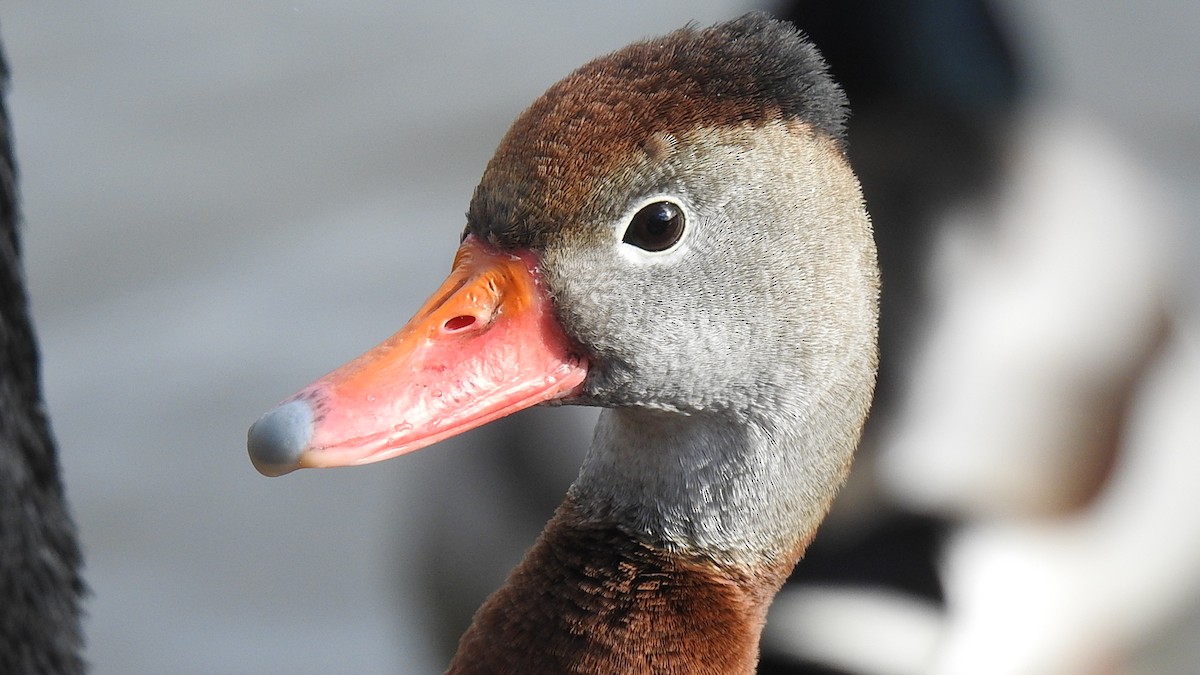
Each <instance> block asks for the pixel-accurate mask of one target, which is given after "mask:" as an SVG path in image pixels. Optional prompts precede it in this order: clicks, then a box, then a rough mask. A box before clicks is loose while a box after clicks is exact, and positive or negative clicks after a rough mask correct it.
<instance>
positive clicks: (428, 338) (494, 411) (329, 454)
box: [248, 237, 587, 476]
mask: <svg viewBox="0 0 1200 675" xmlns="http://www.w3.org/2000/svg"><path fill="white" fill-rule="evenodd" d="M586 375H587V363H586V361H585V359H584V358H583V357H582V356H581V354H580V351H579V349H578V348H577V347H575V345H574V344H573V343H572V342H571V341H570V339H569V338H567V336H566V335H565V334H564V333H563V331H562V328H561V327H560V325H559V323H558V320H557V319H556V318H555V316H554V312H553V308H552V306H551V300H550V296H549V294H548V293H547V291H546V289H545V288H544V287H543V286H542V285H541V283H540V280H539V278H538V273H537V259H536V256H535V255H534V254H532V253H529V252H504V251H499V250H496V249H493V248H491V247H490V246H488V245H486V244H484V243H482V242H480V241H478V240H477V239H475V238H474V237H468V238H467V239H466V240H465V241H464V242H463V244H462V246H461V247H459V249H458V254H457V255H456V256H455V260H454V269H453V271H452V272H451V273H450V278H448V279H447V280H446V282H445V283H444V284H442V287H441V288H439V289H438V290H437V292H436V293H434V295H433V297H432V298H431V299H430V300H429V301H428V302H427V303H426V304H425V306H424V307H422V308H421V309H420V311H418V312H417V314H416V316H414V317H413V318H412V320H411V321H409V323H408V325H406V326H405V327H404V328H402V329H401V330H400V332H398V333H396V334H395V335H393V336H392V337H390V338H388V340H387V341H385V342H384V343H383V344H381V345H379V346H377V347H375V348H374V349H372V350H371V351H369V352H367V353H366V354H364V355H362V356H360V357H358V358H357V359H355V360H354V361H351V362H350V363H348V364H346V365H344V366H342V367H341V368H338V369H337V370H335V371H333V372H332V373H329V374H328V375H326V376H325V377H322V378H321V379H319V380H317V381H316V382H314V383H313V384H311V385H309V386H308V387H306V388H305V389H304V390H302V391H301V392H300V393H298V394H296V395H295V396H293V397H292V398H291V399H288V400H287V401H285V402H283V403H281V404H280V405H279V406H278V407H276V408H275V409H274V410H272V411H270V412H268V413H267V414H265V415H263V416H262V417H261V418H259V420H258V421H257V422H255V423H254V425H253V426H252V427H251V428H250V434H249V439H248V447H249V451H250V459H251V460H252V461H253V462H254V466H255V467H256V468H257V469H258V470H259V471H260V472H262V473H264V474H266V475H268V476H278V475H281V474H284V473H288V472H289V471H292V470H295V469H298V468H302V467H330V466H346V465H352V464H366V463H368V462H377V461H379V460H383V459H388V458H389V457H395V456H396V455H401V454H404V453H406V452H412V451H413V450H417V449H419V448H423V447H425V446H427V445H429V444H431V443H436V442H437V441H440V440H442V439H445V438H448V437H450V436H453V435H455V434H458V433H462V432H464V431H467V430H468V429H473V428H475V427H477V426H479V425H481V424H485V423H487V422H490V421H492V420H494V419H497V418H500V417H503V416H505V415H508V414H509V413H513V412H516V411H517V410H521V409H523V408H527V407H529V406H532V405H536V404H538V403H544V402H546V401H551V400H554V399H562V398H568V397H571V396H573V395H575V394H577V393H579V391H580V388H581V386H582V384H583V380H584V378H585V377H586Z"/></svg>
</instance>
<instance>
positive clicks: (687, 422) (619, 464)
mask: <svg viewBox="0 0 1200 675" xmlns="http://www.w3.org/2000/svg"><path fill="white" fill-rule="evenodd" d="M855 435H856V434H855ZM830 440H831V439H821V442H820V443H818V442H817V439H813V438H809V437H806V435H805V434H803V433H798V431H797V429H795V428H790V427H788V426H786V425H784V426H780V425H774V424H762V423H760V422H756V421H750V420H742V421H740V422H739V421H736V420H733V419H731V417H730V416H728V415H726V414H710V413H700V414H681V413H671V412H659V411H649V410H637V409H615V410H605V411H604V412H603V413H602V414H601V416H600V421H599V424H598V426H597V427H596V437H595V440H594V441H593V443H592V447H591V449H590V450H589V452H588V455H587V458H586V459H585V461H584V464H583V468H582V470H581V471H580V475H579V478H578V480H577V481H576V482H575V484H574V485H573V486H572V488H571V494H572V496H573V497H574V498H575V499H576V500H577V503H579V504H580V505H581V508H582V509H584V510H585V512H586V513H587V515H588V516H590V517H592V518H594V519H596V520H599V521H615V522H617V523H620V524H621V525H622V526H624V527H626V528H628V529H629V530H630V534H631V535H633V536H635V537H637V538H639V539H642V540H644V541H647V542H648V543H651V544H654V545H656V546H661V547H663V548H665V549H667V550H671V551H674V552H678V553H688V554H701V555H705V556H707V557H710V558H712V559H715V560H717V561H720V562H727V563H734V564H743V565H754V564H756V563H762V562H764V561H770V560H776V559H778V558H779V557H781V556H788V555H794V554H795V553H797V552H798V551H799V550H800V549H801V548H802V547H803V546H804V545H805V544H806V543H807V541H808V539H809V538H811V536H812V534H813V533H814V531H815V529H816V526H817V524H818V523H819V522H820V521H821V519H822V518H823V517H824V515H825V513H826V511H827V510H828V508H829V503H830V501H831V500H832V498H833V495H834V493H835V492H836V490H837V488H838V487H839V486H840V485H841V484H842V482H843V480H844V477H845V473H846V471H847V470H848V468H849V461H850V455H851V453H852V451H853V444H854V441H856V440H857V439H856V438H854V439H850V438H847V439H835V440H834V442H832V443H831V442H830Z"/></svg>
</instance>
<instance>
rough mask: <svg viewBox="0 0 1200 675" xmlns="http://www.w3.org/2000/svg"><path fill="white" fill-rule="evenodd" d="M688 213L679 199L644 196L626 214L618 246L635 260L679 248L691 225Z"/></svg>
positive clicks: (655, 256)
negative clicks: (641, 200)
mask: <svg viewBox="0 0 1200 675" xmlns="http://www.w3.org/2000/svg"><path fill="white" fill-rule="evenodd" d="M690 221H691V213H690V211H689V210H688V209H687V208H685V207H684V206H683V204H681V203H680V202H679V201H678V200H676V199H673V198H670V197H665V196H657V197H652V198H650V199H647V200H645V201H643V202H641V203H640V204H638V206H637V207H636V208H634V209H632V210H631V213H630V214H629V215H628V216H627V217H626V218H625V227H624V228H622V229H621V230H620V231H619V233H618V234H619V235H620V239H621V249H622V251H623V252H625V253H627V254H628V255H631V256H633V257H634V258H635V259H638V260H649V259H656V258H661V257H662V256H663V255H666V254H669V253H672V252H675V251H678V250H679V249H680V246H681V244H682V243H683V241H684V240H686V239H687V234H688V231H689V230H690V229H691V223H690Z"/></svg>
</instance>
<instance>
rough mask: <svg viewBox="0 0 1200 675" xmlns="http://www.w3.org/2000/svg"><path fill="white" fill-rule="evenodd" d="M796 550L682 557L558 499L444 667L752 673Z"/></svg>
mask: <svg viewBox="0 0 1200 675" xmlns="http://www.w3.org/2000/svg"><path fill="white" fill-rule="evenodd" d="M794 563H795V560H794V559H792V560H790V561H780V562H779V563H778V564H776V565H774V566H771V567H768V568H762V569H747V568H742V567H735V566H728V565H716V564H714V563H713V562H711V561H708V560H703V559H695V560H689V559H687V558H683V557H681V556H679V555H676V554H671V553H668V552H666V551H663V550H661V549H658V548H655V547H652V546H650V545H647V544H644V543H642V542H639V541H637V540H636V539H634V538H633V537H632V536H630V535H629V534H627V533H625V532H623V531H622V530H621V529H620V528H618V527H617V526H616V525H614V524H604V523H595V522H586V521H585V520H583V518H582V517H581V515H580V514H579V511H578V510H577V508H576V506H575V504H574V503H573V502H572V500H570V499H568V500H567V501H566V502H564V503H563V505H562V506H560V507H559V509H558V512H557V513H556V514H555V516H554V518H553V519H552V520H551V521H550V523H549V525H547V527H546V530H545V531H544V532H543V534H542V536H541V538H540V539H539V540H538V542H537V543H536V544H535V545H534V547H533V549H532V550H530V552H529V553H528V555H526V557H525V560H524V561H523V562H522V563H521V564H520V565H519V566H518V567H517V568H516V569H515V570H514V571H513V573H512V575H511V576H510V577H509V579H508V582H507V583H506V584H505V585H504V587H503V588H501V589H500V590H499V591H498V592H497V593H496V594H495V595H493V596H492V597H491V598H490V599H489V600H488V601H487V603H485V604H484V605H483V607H482V608H480V610H479V612H478V613H477V614H476V615H475V621H474V623H473V624H472V626H471V628H470V629H469V630H468V631H467V633H466V634H465V635H463V637H462V640H461V641H460V643H459V649H458V654H457V655H456V656H455V658H454V661H453V662H452V663H451V665H450V669H449V671H448V672H449V673H452V674H466V673H514V674H515V673H528V674H535V673H580V674H582V673H595V674H597V675H599V674H601V673H603V674H609V673H631V674H637V673H646V674H649V673H699V674H703V673H713V674H716V673H721V674H727V673H753V672H754V670H755V666H756V663H757V660H758V641H759V634H760V633H761V630H762V624H763V621H764V619H765V617H766V611H767V606H768V605H769V604H770V601H771V598H772V597H773V596H774V595H775V592H776V591H777V590H778V588H779V586H780V585H781V584H782V583H783V581H784V579H786V577H787V575H788V574H789V573H790V572H791V568H792V566H793V565H794Z"/></svg>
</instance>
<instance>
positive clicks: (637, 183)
mask: <svg viewBox="0 0 1200 675" xmlns="http://www.w3.org/2000/svg"><path fill="white" fill-rule="evenodd" d="M847 114H848V113H847V102H846V99H845V96H844V94H843V93H842V91H841V89H840V88H839V87H838V86H837V84H836V83H835V82H834V81H833V80H832V78H831V77H830V75H829V72H828V69H827V67H826V65H825V63H824V61H823V60H822V58H821V56H820V54H819V53H818V51H817V49H816V48H815V47H814V46H813V45H812V44H811V42H810V41H808V40H807V39H806V38H805V37H804V36H803V35H802V34H801V33H800V32H799V31H798V30H796V29H795V28H794V27H792V26H791V25H790V24H787V23H784V22H780V21H777V20H774V19H772V18H770V17H769V16H767V15H766V14H763V13H751V14H747V15H745V16H742V17H740V18H737V19H733V20H730V21H726V22H722V23H718V24H715V25H712V26H709V27H704V28H701V27H697V26H694V25H689V26H687V27H685V28H682V29H680V30H677V31H674V32H672V33H669V34H667V35H665V36H661V37H658V38H652V39H648V40H645V41H641V42H637V43H634V44H632V45H629V46H627V47H625V48H623V49H620V50H618V51H616V52H613V53H611V54H609V55H606V56H602V57H600V58H597V59H595V60H593V61H591V62H589V63H587V64H585V65H583V66H582V67H580V68H579V69H577V70H575V71H574V72H572V73H571V74H569V75H568V76H567V77H565V78H564V79H562V80H561V81H559V82H557V83H556V84H554V85H552V86H551V87H550V88H549V89H548V90H547V91H546V92H545V93H544V94H543V95H542V96H541V97H539V98H538V99H537V100H535V101H534V102H533V104H532V105H531V106H530V107H529V108H528V109H526V110H525V111H524V112H523V113H521V114H520V115H519V116H518V117H517V119H516V121H515V122H514V123H513V125H512V127H511V128H510V129H509V131H508V132H507V133H506V134H505V136H504V137H503V138H502V139H501V141H500V144H499V147H498V148H497V150H496V153H495V155H494V156H493V158H492V159H491V160H490V161H489V162H488V164H487V166H486V167H485V169H484V172H483V176H482V178H481V180H480V182H479V184H478V186H477V188H476V189H475V192H474V194H473V196H472V198H471V202H470V205H469V207H468V211H467V216H466V227H465V229H464V230H463V231H462V235H461V243H460V247H459V249H458V252H457V254H456V255H455V259H454V263H453V266H452V269H451V272H450V275H449V277H448V278H447V280H446V281H445V282H444V283H443V285H442V286H441V287H440V288H438V289H437V290H436V291H435V292H434V293H433V295H432V296H431V298H430V299H429V300H428V301H427V302H426V303H425V304H424V305H423V306H422V307H421V308H420V309H418V310H417V312H416V314H415V315H414V316H413V318H412V319H411V320H410V321H409V322H408V323H407V324H406V325H405V326H404V327H403V328H401V329H400V330H399V332H397V333H396V334H395V335H393V336H392V337H390V338H388V339H387V340H385V341H384V342H383V343H381V344H380V345H379V346H377V347H375V348H373V349H371V350H369V351H368V352H366V353H365V354H363V355H362V356H360V357H358V358H356V359H354V360H352V361H350V362H349V363H347V364H346V365H344V366H342V367H340V368H338V369H336V370H334V371H333V372H331V373H329V374H327V375H325V376H324V377H321V378H319V379H318V380H316V381H315V382H314V383H312V384H311V385H309V386H307V387H305V388H304V389H302V390H301V391H300V392H298V393H297V394H295V395H293V396H292V397H290V398H288V399H285V400H284V401H283V402H281V403H280V404H278V405H277V406H276V407H274V408H273V409H271V410H270V411H268V412H267V413H265V414H264V415H262V416H261V417H260V418H259V419H258V420H257V421H256V422H255V423H254V424H253V425H252V426H251V427H250V430H249V434H248V441H247V447H248V450H249V455H250V459H251V461H252V463H253V465H254V466H255V468H257V470H258V471H259V472H261V473H263V474H265V475H267V476H279V475H283V474H286V473H289V472H291V471H294V470H296V469H300V468H323V467H341V466H352V465H361V464H367V463H371V462H376V461H380V460H384V459H388V458H392V457H396V456H399V455H403V454H406V453H409V452H412V451H415V450H418V449H420V448H423V447H426V446H428V445H431V444H433V443H436V442H438V441H440V440H443V439H446V438H448V437H451V436H453V435H456V434H459V433H462V432H464V431H466V430H468V429H472V428H475V427H478V426H480V425H483V424H486V423H487V422H489V421H492V420H495V419H498V418H500V417H503V416H505V415H508V414H510V413H513V412H515V411H517V410H521V409H524V408H528V407H531V406H535V405H539V404H547V405H563V404H574V405H588V406H598V407H600V408H601V409H602V410H601V413H600V416H599V419H598V421H597V426H596V430H595V435H594V438H593V441H592V444H591V446H590V448H589V449H588V451H587V453H586V455H585V456H584V460H583V464H582V467H581V468H580V471H579V474H578V477H577V478H576V480H575V482H574V483H573V484H572V485H571V487H570V488H569V489H568V490H567V493H566V495H565V497H564V499H563V502H562V503H561V505H560V506H559V507H558V509H557V510H556V511H555V513H554V515H553V517H552V518H551V519H550V521H549V523H548V524H547V525H546V527H545V529H544V530H543V532H542V534H541V535H540V537H539V538H538V539H537V541H536V542H535V543H534V544H533V545H532V548H530V549H529V551H528V553H527V554H526V556H525V558H524V560H523V561H522V562H521V563H520V564H519V565H518V566H517V567H516V568H515V569H514V570H513V571H512V573H511V574H510V576H509V577H508V579H507V581H506V582H505V583H504V585H503V586H501V587H500V588H499V589H498V590H497V591H496V592H495V593H494V594H493V595H492V596H491V597H490V598H489V599H488V600H487V601H486V602H485V603H484V604H483V606H482V607H481V608H480V609H479V610H478V612H477V613H476V615H475V617H474V620H473V622H472V624H471V626H470V627H469V628H468V629H467V631H466V632H465V634H464V635H463V636H462V638H461V640H460V642H459V648H458V652H457V653H456V655H455V656H454V658H453V659H452V661H451V663H450V666H449V670H448V672H450V673H613V672H622V673H751V672H754V669H755V666H756V663H757V659H758V650H759V641H760V636H761V633H762V628H763V624H764V621H765V617H766V613H767V609H768V607H769V606H770V604H771V600H772V598H773V597H774V595H775V593H776V592H777V591H778V590H779V588H780V586H781V585H782V584H783V582H784V580H785V579H786V578H787V576H788V575H789V574H790V572H791V571H792V569H793V567H794V566H795V565H796V564H797V562H798V561H799V559H800V558H801V556H802V555H803V552H804V550H805V548H806V547H807V546H808V544H809V542H810V541H811V540H812V538H813V537H814V536H815V534H816V531H817V528H818V526H819V524H820V523H821V521H822V520H823V518H824V516H825V514H826V513H827V512H828V510H829V508H830V505H831V502H832V500H833V499H834V496H835V495H836V493H837V491H838V489H839V487H840V486H841V485H842V483H843V482H844V481H845V479H846V476H847V473H848V471H849V469H850V465H851V462H852V459H853V455H854V450H855V447H856V446H857V444H858V440H859V436H860V432H861V429H862V426H863V423H864V420H865V419H866V416H867V413H868V410H869V408H870V404H871V400H872V395H873V390H874V384H875V373H876V370H877V365H878V364H877V360H878V359H877V347H876V342H877V333H878V296H879V273H878V268H877V264H876V254H875V246H874V240H873V234H872V230H871V224H870V219H869V217H868V215H867V212H866V210H865V208H864V203H863V198H862V192H861V189H860V186H859V183H858V181H857V179H856V177H855V174H854V172H853V170H852V168H851V167H850V165H849V162H848V161H847V158H846V148H845V141H844V129H845V122H846V118H847Z"/></svg>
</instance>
